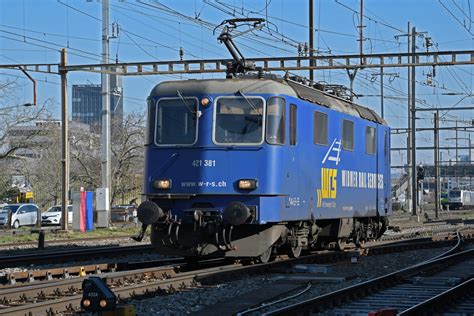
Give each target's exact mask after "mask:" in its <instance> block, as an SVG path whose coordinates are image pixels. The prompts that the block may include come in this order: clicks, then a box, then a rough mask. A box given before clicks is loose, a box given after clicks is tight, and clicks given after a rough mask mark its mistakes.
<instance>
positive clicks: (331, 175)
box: [316, 138, 341, 207]
mask: <svg viewBox="0 0 474 316" xmlns="http://www.w3.org/2000/svg"><path fill="white" fill-rule="evenodd" d="M340 153H341V140H339V141H338V140H337V138H335V139H334V141H333V142H332V144H331V146H330V147H329V150H328V151H327V153H326V155H325V156H324V159H323V161H322V162H321V164H323V165H324V164H325V163H326V162H327V161H332V162H335V163H336V166H337V165H338V164H339V162H340V158H339V155H340ZM316 192H317V195H318V204H317V206H318V207H322V205H323V200H326V199H335V198H336V195H337V169H335V168H324V167H323V168H321V188H320V189H317V190H316Z"/></svg>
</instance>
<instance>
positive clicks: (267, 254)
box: [258, 246, 273, 263]
mask: <svg viewBox="0 0 474 316" xmlns="http://www.w3.org/2000/svg"><path fill="white" fill-rule="evenodd" d="M272 252H273V246H270V247H268V249H267V250H265V251H264V252H263V253H262V254H261V255H260V256H258V261H260V262H261V263H267V262H269V261H270V259H271V257H272Z"/></svg>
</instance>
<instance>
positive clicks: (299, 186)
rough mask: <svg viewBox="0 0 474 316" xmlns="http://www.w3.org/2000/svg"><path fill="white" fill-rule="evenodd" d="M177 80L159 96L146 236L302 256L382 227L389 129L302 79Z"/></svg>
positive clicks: (194, 248)
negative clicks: (149, 229)
mask: <svg viewBox="0 0 474 316" xmlns="http://www.w3.org/2000/svg"><path fill="white" fill-rule="evenodd" d="M229 77H230V78H226V79H205V80H183V81H168V82H162V83H160V84H158V85H157V86H156V87H155V88H154V89H153V90H152V91H151V93H150V96H149V97H148V126H147V130H146V133H147V140H146V151H145V174H144V175H145V177H144V197H145V201H144V202H142V204H141V205H140V206H139V208H138V217H139V220H140V221H141V222H142V224H143V225H142V236H143V233H144V232H145V230H146V228H147V227H148V226H151V242H152V244H153V245H154V246H155V247H156V248H157V250H158V251H159V252H160V253H163V254H171V255H179V256H186V257H189V256H226V257H257V258H260V260H261V261H263V262H265V261H268V260H269V259H270V258H271V257H272V255H273V254H275V253H277V252H286V253H288V254H289V255H290V256H292V257H297V256H299V255H300V253H301V251H302V250H305V249H310V248H312V247H317V246H321V245H326V246H327V245H335V246H337V245H340V246H342V245H343V244H344V243H345V242H348V241H352V242H354V243H356V244H357V243H360V242H362V241H365V240H369V239H375V238H378V237H380V236H381V235H382V234H383V232H384V231H385V229H386V227H387V224H388V220H387V216H389V215H390V213H391V206H390V129H389V127H388V126H387V124H386V122H385V121H384V120H383V119H382V118H380V117H379V116H378V115H377V114H376V113H375V112H374V111H372V110H370V109H368V108H365V107H362V106H359V105H356V104H354V103H352V102H349V101H347V100H345V99H343V98H340V97H337V96H335V95H334V94H331V93H327V92H325V91H323V90H320V89H318V87H315V86H314V85H312V86H308V85H305V84H304V83H302V82H299V81H298V80H296V78H289V77H284V78H281V77H276V76H263V75H244V76H229Z"/></svg>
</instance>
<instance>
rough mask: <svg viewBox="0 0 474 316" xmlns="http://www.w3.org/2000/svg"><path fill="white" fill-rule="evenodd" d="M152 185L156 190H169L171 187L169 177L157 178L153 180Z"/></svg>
mask: <svg viewBox="0 0 474 316" xmlns="http://www.w3.org/2000/svg"><path fill="white" fill-rule="evenodd" d="M153 186H154V187H155V189H158V190H169V189H171V180H170V179H158V180H155V181H154V182H153Z"/></svg>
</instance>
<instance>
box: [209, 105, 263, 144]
mask: <svg viewBox="0 0 474 316" xmlns="http://www.w3.org/2000/svg"><path fill="white" fill-rule="evenodd" d="M214 115H215V116H214V138H213V140H214V142H215V143H217V144H245V145H249V144H254V145H256V144H261V143H262V141H263V117H264V116H263V115H264V101H263V99H262V98H255V97H242V98H240V97H231V98H228V97H220V98H217V101H216V107H215V109H214Z"/></svg>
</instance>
